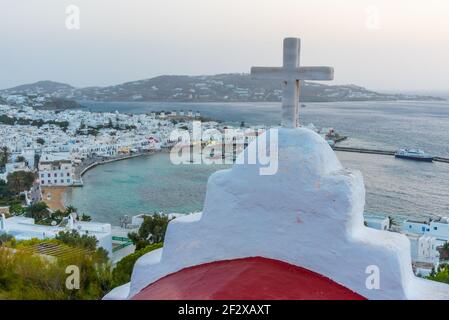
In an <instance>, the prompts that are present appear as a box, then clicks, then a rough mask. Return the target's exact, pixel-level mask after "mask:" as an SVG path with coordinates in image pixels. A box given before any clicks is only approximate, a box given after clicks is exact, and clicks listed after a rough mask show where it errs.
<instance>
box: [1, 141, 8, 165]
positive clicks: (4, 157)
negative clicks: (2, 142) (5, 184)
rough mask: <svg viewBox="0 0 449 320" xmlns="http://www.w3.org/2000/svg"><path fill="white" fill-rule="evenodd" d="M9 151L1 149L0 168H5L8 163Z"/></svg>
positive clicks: (4, 148) (4, 147)
mask: <svg viewBox="0 0 449 320" xmlns="http://www.w3.org/2000/svg"><path fill="white" fill-rule="evenodd" d="M8 158H9V150H8V147H6V146H3V147H2V148H1V149H0V167H4V166H5V165H6V164H7V163H8Z"/></svg>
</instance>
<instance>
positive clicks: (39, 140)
mask: <svg viewBox="0 0 449 320" xmlns="http://www.w3.org/2000/svg"><path fill="white" fill-rule="evenodd" d="M36 142H37V143H38V144H40V145H44V144H45V140H44V139H42V138H37V140H36Z"/></svg>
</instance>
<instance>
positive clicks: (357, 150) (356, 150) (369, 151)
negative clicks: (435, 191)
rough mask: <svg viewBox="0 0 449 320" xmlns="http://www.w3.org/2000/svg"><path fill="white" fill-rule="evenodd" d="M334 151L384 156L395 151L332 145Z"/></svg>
mask: <svg viewBox="0 0 449 320" xmlns="http://www.w3.org/2000/svg"><path fill="white" fill-rule="evenodd" d="M332 149H334V150H335V151H341V152H354V153H367V154H379V155H384V156H394V154H395V153H396V151H390V150H378V149H362V148H349V147H337V146H334V147H332ZM433 161H436V162H445V163H449V158H443V157H434V158H433Z"/></svg>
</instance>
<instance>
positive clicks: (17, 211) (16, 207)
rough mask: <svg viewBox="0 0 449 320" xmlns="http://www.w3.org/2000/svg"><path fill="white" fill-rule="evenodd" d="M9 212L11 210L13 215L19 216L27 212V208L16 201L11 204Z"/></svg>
mask: <svg viewBox="0 0 449 320" xmlns="http://www.w3.org/2000/svg"><path fill="white" fill-rule="evenodd" d="M9 212H10V213H11V214H12V215H16V216H18V215H22V214H24V213H25V212H26V209H25V208H24V207H22V205H21V204H19V203H14V204H12V205H10V206H9Z"/></svg>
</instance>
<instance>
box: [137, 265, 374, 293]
mask: <svg viewBox="0 0 449 320" xmlns="http://www.w3.org/2000/svg"><path fill="white" fill-rule="evenodd" d="M133 299H135V300H364V299H365V298H364V297H362V296H360V295H359V294H357V293H355V292H353V291H351V290H349V289H347V288H346V287H343V286H341V285H339V284H338V283H336V282H334V281H332V280H330V279H329V278H326V277H323V276H322V275H320V274H317V273H315V272H312V271H310V270H307V269H304V268H301V267H298V266H294V265H291V264H288V263H285V262H282V261H278V260H272V259H267V258H261V257H254V258H245V259H236V260H224V261H216V262H212V263H207V264H202V265H198V266H194V267H190V268H186V269H183V270H181V271H178V272H176V273H172V274H169V275H167V276H166V277H163V278H161V279H159V280H157V281H156V282H154V283H152V284H150V285H149V286H148V287H146V288H145V289H143V290H142V291H141V292H140V293H138V294H137V295H135V296H134V297H133Z"/></svg>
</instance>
